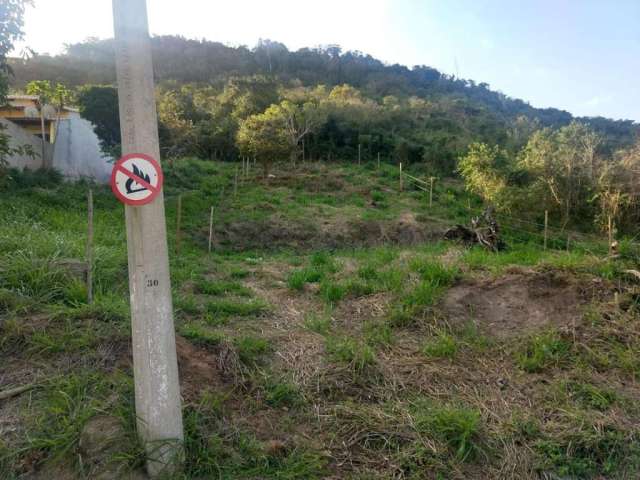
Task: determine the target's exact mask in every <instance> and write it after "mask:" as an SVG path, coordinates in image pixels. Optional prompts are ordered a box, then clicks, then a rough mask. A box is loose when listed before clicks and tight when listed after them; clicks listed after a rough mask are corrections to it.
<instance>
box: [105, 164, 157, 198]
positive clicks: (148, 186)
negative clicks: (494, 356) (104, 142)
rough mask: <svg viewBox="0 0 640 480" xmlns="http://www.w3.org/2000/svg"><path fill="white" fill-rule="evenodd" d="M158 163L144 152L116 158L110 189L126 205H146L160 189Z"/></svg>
mask: <svg viewBox="0 0 640 480" xmlns="http://www.w3.org/2000/svg"><path fill="white" fill-rule="evenodd" d="M163 180H164V177H163V175H162V169H161V168H160V164H159V163H158V162H157V161H156V160H155V159H154V158H153V157H150V156H149V155H145V154H144V153H130V154H128V155H125V156H124V157H122V158H121V159H120V160H118V161H117V162H116V163H115V165H114V166H113V170H112V171H111V190H113V193H114V195H115V196H116V197H117V198H118V200H120V201H121V202H122V203H124V204H126V205H146V204H147V203H150V202H152V201H153V200H154V199H155V198H156V197H157V196H158V194H159V193H160V190H162V182H163Z"/></svg>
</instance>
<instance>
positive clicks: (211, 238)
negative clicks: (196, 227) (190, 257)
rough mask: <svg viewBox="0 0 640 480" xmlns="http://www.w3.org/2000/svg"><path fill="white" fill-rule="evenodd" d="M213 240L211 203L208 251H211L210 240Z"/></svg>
mask: <svg viewBox="0 0 640 480" xmlns="http://www.w3.org/2000/svg"><path fill="white" fill-rule="evenodd" d="M212 241H213V205H211V213H210V214H209V249H208V251H209V253H211V242H212Z"/></svg>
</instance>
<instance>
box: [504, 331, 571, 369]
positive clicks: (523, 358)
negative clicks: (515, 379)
mask: <svg viewBox="0 0 640 480" xmlns="http://www.w3.org/2000/svg"><path fill="white" fill-rule="evenodd" d="M570 350H571V345H570V344H569V343H568V342H567V341H566V340H564V339H563V338H561V337H560V336H559V335H558V333H556V332H554V331H550V332H547V333H543V334H539V335H534V336H533V337H531V338H530V339H529V341H528V342H527V343H526V345H525V346H524V348H523V349H522V350H521V351H520V352H519V353H518V354H517V361H518V365H519V366H520V368H522V369H523V370H524V371H526V372H529V373H536V372H541V371H543V370H545V369H547V368H550V367H553V366H558V365H560V363H561V362H563V361H564V360H566V359H567V358H568V356H569V354H570Z"/></svg>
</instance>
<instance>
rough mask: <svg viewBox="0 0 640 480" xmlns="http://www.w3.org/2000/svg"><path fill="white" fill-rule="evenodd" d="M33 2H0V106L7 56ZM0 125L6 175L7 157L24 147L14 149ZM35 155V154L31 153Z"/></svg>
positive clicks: (0, 157)
mask: <svg viewBox="0 0 640 480" xmlns="http://www.w3.org/2000/svg"><path fill="white" fill-rule="evenodd" d="M31 3H32V2H31V0H3V1H2V2H0V105H4V103H5V102H6V100H7V93H8V91H9V75H10V74H11V68H10V67H9V64H8V63H7V55H8V54H9V52H11V50H13V45H14V43H15V42H16V41H17V40H20V39H21V38H22V37H23V36H24V32H23V31H22V27H23V25H24V9H25V7H26V6H27V5H31ZM3 130H4V127H3V126H2V125H0V174H4V171H5V170H6V166H7V160H6V159H7V157H8V156H10V155H12V154H14V153H20V152H22V147H19V148H18V149H15V148H12V147H11V146H10V144H9V138H8V136H7V135H6V134H5V133H4V132H3ZM31 154H33V152H31Z"/></svg>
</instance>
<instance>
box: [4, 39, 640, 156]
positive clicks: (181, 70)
mask: <svg viewBox="0 0 640 480" xmlns="http://www.w3.org/2000/svg"><path fill="white" fill-rule="evenodd" d="M152 45H153V56H154V67H155V73H156V80H157V81H158V82H159V83H162V82H168V81H173V82H179V83H213V84H216V83H224V82H225V81H226V79H228V78H229V77H232V76H252V75H268V76H273V77H277V78H278V79H279V80H280V81H282V82H284V84H285V85H286V86H290V85H291V83H293V82H301V83H302V85H305V86H315V85H318V84H322V85H327V86H335V85H342V84H349V85H351V86H353V87H356V88H358V89H360V90H361V91H362V92H363V93H364V94H365V95H366V96H369V97H373V98H378V99H382V98H384V97H386V96H395V97H400V98H402V97H411V96H416V97H421V98H427V99H431V98H435V97H443V96H447V97H454V98H458V99H462V100H466V101H468V102H469V103H468V105H465V108H464V109H463V112H462V113H463V114H468V115H473V114H474V113H475V112H474V108H484V109H487V110H488V111H489V112H490V113H491V115H493V116H495V117H497V120H499V121H502V122H504V121H507V122H508V121H511V120H513V119H516V118H517V117H519V116H526V117H528V118H529V119H532V120H533V119H537V120H538V122H539V124H540V125H541V126H555V127H557V126H563V125H567V124H568V123H570V122H571V120H572V119H573V117H572V115H571V114H570V113H569V112H566V111H563V110H558V109H555V108H544V109H541V108H535V107H532V106H531V105H529V104H528V103H526V102H524V101H522V100H519V99H514V98H510V97H508V96H506V95H504V94H503V93H500V92H496V91H493V90H491V89H490V88H489V85H488V84H486V83H476V82H474V81H473V80H464V79H460V78H456V77H454V76H451V75H446V74H443V73H441V72H439V71H438V70H436V69H434V68H431V67H428V66H424V65H422V66H414V67H412V68H407V67H405V66H402V65H398V64H395V65H386V64H384V63H383V62H381V61H380V60H377V59H375V58H373V57H371V56H370V55H366V54H363V53H361V52H343V51H342V50H341V48H340V47H338V46H328V47H323V48H303V49H300V50H298V51H289V50H288V49H287V47H286V46H285V45H283V44H281V43H278V42H272V41H268V40H267V41H261V42H260V43H259V44H258V45H257V46H256V47H255V48H253V49H249V48H247V47H245V46H239V47H230V46H226V45H223V44H222V43H217V42H210V41H205V40H202V41H199V40H189V39H185V38H182V37H177V36H158V37H154V38H153V41H152ZM11 66H12V68H13V70H14V73H15V78H14V86H15V87H16V88H20V87H21V86H23V85H25V84H26V83H27V82H29V81H31V80H39V79H48V80H52V81H57V82H61V83H63V84H66V85H68V86H79V85H84V84H112V83H114V82H115V66H114V54H113V40H94V39H90V40H87V41H85V42H83V43H77V44H72V45H69V46H68V48H67V51H66V53H64V54H62V55H58V56H45V55H35V56H34V57H32V58H30V59H28V60H22V59H13V60H12V61H11ZM580 120H581V121H583V122H586V123H589V124H590V125H591V126H592V127H594V128H595V129H596V130H598V131H599V132H600V133H601V134H604V135H605V136H607V137H608V138H609V139H610V140H612V141H613V143H614V144H616V146H623V145H625V144H628V143H629V142H630V140H631V139H632V137H633V135H634V133H636V132H637V131H638V125H636V124H634V122H633V121H629V120H609V119H605V118H601V117H597V118H588V119H587V118H582V119H580Z"/></svg>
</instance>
